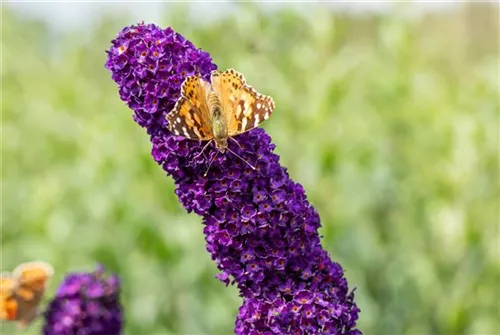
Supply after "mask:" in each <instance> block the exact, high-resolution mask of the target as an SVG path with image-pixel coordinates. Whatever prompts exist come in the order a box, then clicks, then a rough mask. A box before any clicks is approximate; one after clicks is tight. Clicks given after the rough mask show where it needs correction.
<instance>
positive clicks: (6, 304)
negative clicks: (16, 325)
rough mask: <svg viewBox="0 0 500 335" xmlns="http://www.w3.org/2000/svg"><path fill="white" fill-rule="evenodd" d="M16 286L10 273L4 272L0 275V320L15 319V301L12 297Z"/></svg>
mask: <svg viewBox="0 0 500 335" xmlns="http://www.w3.org/2000/svg"><path fill="white" fill-rule="evenodd" d="M16 286H17V285H16V281H15V279H14V277H13V276H12V274H11V273H7V272H4V273H2V274H1V275H0V320H5V321H14V320H16V319H17V301H16V299H15V295H14V291H15V289H16Z"/></svg>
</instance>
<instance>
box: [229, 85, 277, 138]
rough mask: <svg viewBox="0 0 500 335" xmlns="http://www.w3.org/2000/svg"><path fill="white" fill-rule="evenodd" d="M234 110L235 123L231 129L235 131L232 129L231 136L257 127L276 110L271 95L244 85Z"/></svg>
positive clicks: (233, 121)
mask: <svg viewBox="0 0 500 335" xmlns="http://www.w3.org/2000/svg"><path fill="white" fill-rule="evenodd" d="M234 110H235V113H234V115H233V119H232V120H230V122H232V123H233V124H234V126H232V127H230V129H231V130H233V131H234V133H233V132H231V131H230V132H229V135H230V136H233V135H237V134H241V133H244V132H246V131H248V130H250V129H253V128H256V127H258V126H259V125H260V124H261V123H262V122H264V121H265V120H267V119H268V118H269V116H271V114H272V112H273V111H274V101H273V99H272V98H271V97H269V96H267V95H262V94H260V93H258V92H257V91H255V90H254V89H253V87H251V86H249V85H244V86H243V87H242V88H241V90H240V94H239V96H238V99H237V100H236V101H235V106H234Z"/></svg>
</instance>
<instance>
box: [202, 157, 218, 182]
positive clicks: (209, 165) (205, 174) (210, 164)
mask: <svg viewBox="0 0 500 335" xmlns="http://www.w3.org/2000/svg"><path fill="white" fill-rule="evenodd" d="M218 154H219V150H217V151H216V153H215V155H214V158H212V159H211V160H210V163H209V164H208V168H207V171H206V172H205V173H204V174H203V177H206V176H207V174H208V171H209V170H210V167H211V166H212V163H213V162H214V160H215V159H216V158H217V155H218Z"/></svg>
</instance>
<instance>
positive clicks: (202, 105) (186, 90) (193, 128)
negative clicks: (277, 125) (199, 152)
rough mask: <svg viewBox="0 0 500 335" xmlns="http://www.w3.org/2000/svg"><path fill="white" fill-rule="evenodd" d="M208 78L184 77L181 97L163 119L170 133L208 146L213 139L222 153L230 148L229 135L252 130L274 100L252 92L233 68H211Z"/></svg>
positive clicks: (266, 114) (270, 108)
mask: <svg viewBox="0 0 500 335" xmlns="http://www.w3.org/2000/svg"><path fill="white" fill-rule="evenodd" d="M210 81H211V84H210V83H209V82H207V81H205V80H203V79H202V78H201V77H200V76H198V75H193V76H189V77H187V78H186V79H185V80H184V82H183V83H182V86H181V96H180V97H179V99H178V100H177V102H176V104H175V106H174V108H173V109H172V111H171V112H170V113H168V114H167V116H166V119H167V121H168V129H169V130H170V131H171V132H172V133H173V134H175V135H178V136H183V137H185V138H188V139H192V140H201V141H209V142H208V143H207V145H208V144H210V142H211V141H212V140H213V141H215V146H216V147H217V149H218V150H219V151H220V152H221V153H224V152H225V151H226V150H229V148H228V145H227V141H228V138H232V137H233V136H236V135H239V134H242V133H244V132H246V131H248V130H250V129H253V128H255V127H257V126H259V125H260V124H261V123H262V122H264V121H265V120H267V119H268V118H269V116H270V115H271V114H272V112H273V111H274V101H273V99H272V98H271V97H269V96H266V95H262V94H260V93H258V92H257V91H255V89H253V88H252V86H250V85H248V84H247V83H246V81H245V77H244V76H243V75H242V74H241V73H239V72H237V71H235V70H234V69H228V70H226V71H224V72H220V71H218V70H214V71H212V73H211V76H210ZM205 147H206V146H205ZM229 151H230V150H229ZM233 153H234V152H233Z"/></svg>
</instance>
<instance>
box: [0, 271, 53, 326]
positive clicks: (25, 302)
mask: <svg viewBox="0 0 500 335" xmlns="http://www.w3.org/2000/svg"><path fill="white" fill-rule="evenodd" d="M53 273H54V270H53V268H52V266H51V265H50V264H48V263H45V262H28V263H22V264H20V265H19V266H17V267H16V268H15V269H14V271H13V272H12V273H10V272H4V273H2V274H1V275H0V320H6V321H16V322H18V323H19V325H21V326H27V325H29V324H30V323H31V322H32V321H33V320H34V319H35V318H36V317H37V316H38V306H39V305H40V302H41V300H42V297H43V294H44V292H45V286H46V285H47V282H48V281H49V279H50V278H51V277H52V274H53Z"/></svg>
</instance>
